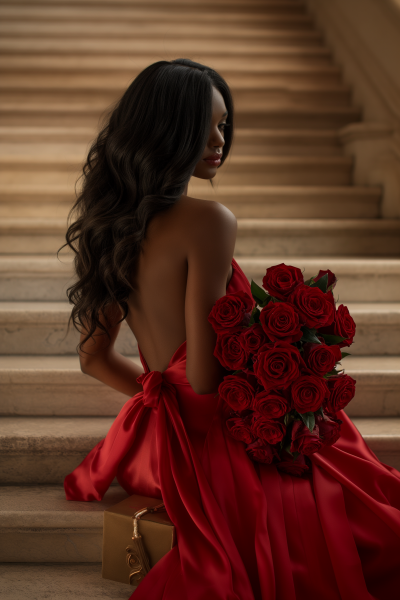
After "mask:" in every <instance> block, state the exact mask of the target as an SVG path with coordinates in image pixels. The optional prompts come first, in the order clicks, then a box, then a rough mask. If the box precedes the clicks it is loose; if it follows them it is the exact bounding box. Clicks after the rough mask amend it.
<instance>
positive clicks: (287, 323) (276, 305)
mask: <svg viewBox="0 0 400 600" xmlns="http://www.w3.org/2000/svg"><path fill="white" fill-rule="evenodd" d="M260 323H261V326H262V328H263V330H264V332H265V333H266V335H267V336H268V338H269V339H270V340H271V341H272V342H277V341H279V340H282V341H283V342H289V343H290V344H292V343H293V342H298V341H299V340H301V338H302V337H303V332H302V330H301V329H300V320H299V315H298V313H297V311H296V310H295V308H294V307H293V305H292V304H289V303H288V302H269V303H268V304H267V306H265V307H264V308H263V309H262V310H261V313H260Z"/></svg>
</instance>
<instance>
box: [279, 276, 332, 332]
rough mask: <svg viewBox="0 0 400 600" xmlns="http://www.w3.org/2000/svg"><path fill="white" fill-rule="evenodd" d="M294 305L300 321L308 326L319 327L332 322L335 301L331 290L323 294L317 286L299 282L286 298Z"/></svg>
mask: <svg viewBox="0 0 400 600" xmlns="http://www.w3.org/2000/svg"><path fill="white" fill-rule="evenodd" d="M288 301H289V302H292V303H293V304H294V306H295V307H296V309H297V311H298V313H299V315H300V321H301V322H302V323H303V324H304V325H306V326H307V327H309V328H311V329H312V328H314V327H315V328H316V329H319V328H320V327H325V326H326V325H330V324H331V323H332V322H333V319H334V316H335V301H334V300H333V296H332V292H328V293H326V294H324V292H323V291H321V290H320V289H319V288H317V287H309V286H308V285H305V284H304V283H301V284H300V285H298V286H297V287H296V289H295V290H294V292H293V293H292V294H291V295H290V296H289V298H288Z"/></svg>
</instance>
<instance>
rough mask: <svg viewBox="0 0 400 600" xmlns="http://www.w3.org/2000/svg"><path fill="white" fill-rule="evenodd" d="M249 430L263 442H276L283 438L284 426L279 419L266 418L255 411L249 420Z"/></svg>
mask: <svg viewBox="0 0 400 600" xmlns="http://www.w3.org/2000/svg"><path fill="white" fill-rule="evenodd" d="M251 431H252V433H253V434H254V435H255V436H256V437H258V438H260V439H262V440H264V441H265V442H268V443H269V444H277V443H278V442H280V441H281V440H282V439H283V436H284V435H285V432H286V427H285V425H284V424H283V423H282V422H281V421H278V420H276V419H267V418H266V417H263V416H262V415H261V414H259V413H256V412H255V413H254V415H253V418H252V420H251Z"/></svg>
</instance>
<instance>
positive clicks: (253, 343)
mask: <svg viewBox="0 0 400 600" xmlns="http://www.w3.org/2000/svg"><path fill="white" fill-rule="evenodd" d="M266 342H268V338H267V336H266V335H265V333H264V330H263V328H262V327H261V325H259V323H254V325H250V327H247V329H244V330H243V331H242V333H241V336H240V343H241V344H242V346H243V348H244V349H245V351H246V352H247V353H248V354H255V353H256V352H257V350H258V349H259V347H260V346H262V344H265V343H266Z"/></svg>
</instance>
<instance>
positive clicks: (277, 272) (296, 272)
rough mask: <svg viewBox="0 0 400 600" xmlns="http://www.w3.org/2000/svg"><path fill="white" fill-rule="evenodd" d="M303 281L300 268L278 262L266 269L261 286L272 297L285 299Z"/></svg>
mask: <svg viewBox="0 0 400 600" xmlns="http://www.w3.org/2000/svg"><path fill="white" fill-rule="evenodd" d="M303 282H304V277H303V273H302V272H301V271H300V269H298V268H297V267H291V266H290V265H285V263H280V264H279V265H275V266H274V267H269V268H268V269H267V271H266V274H265V275H264V277H263V280H262V286H263V288H264V289H265V290H267V292H268V293H269V294H270V295H271V296H273V297H274V298H278V299H279V300H286V298H287V297H288V296H289V294H291V293H292V292H293V290H294V288H295V287H296V286H297V285H298V284H299V283H303Z"/></svg>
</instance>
